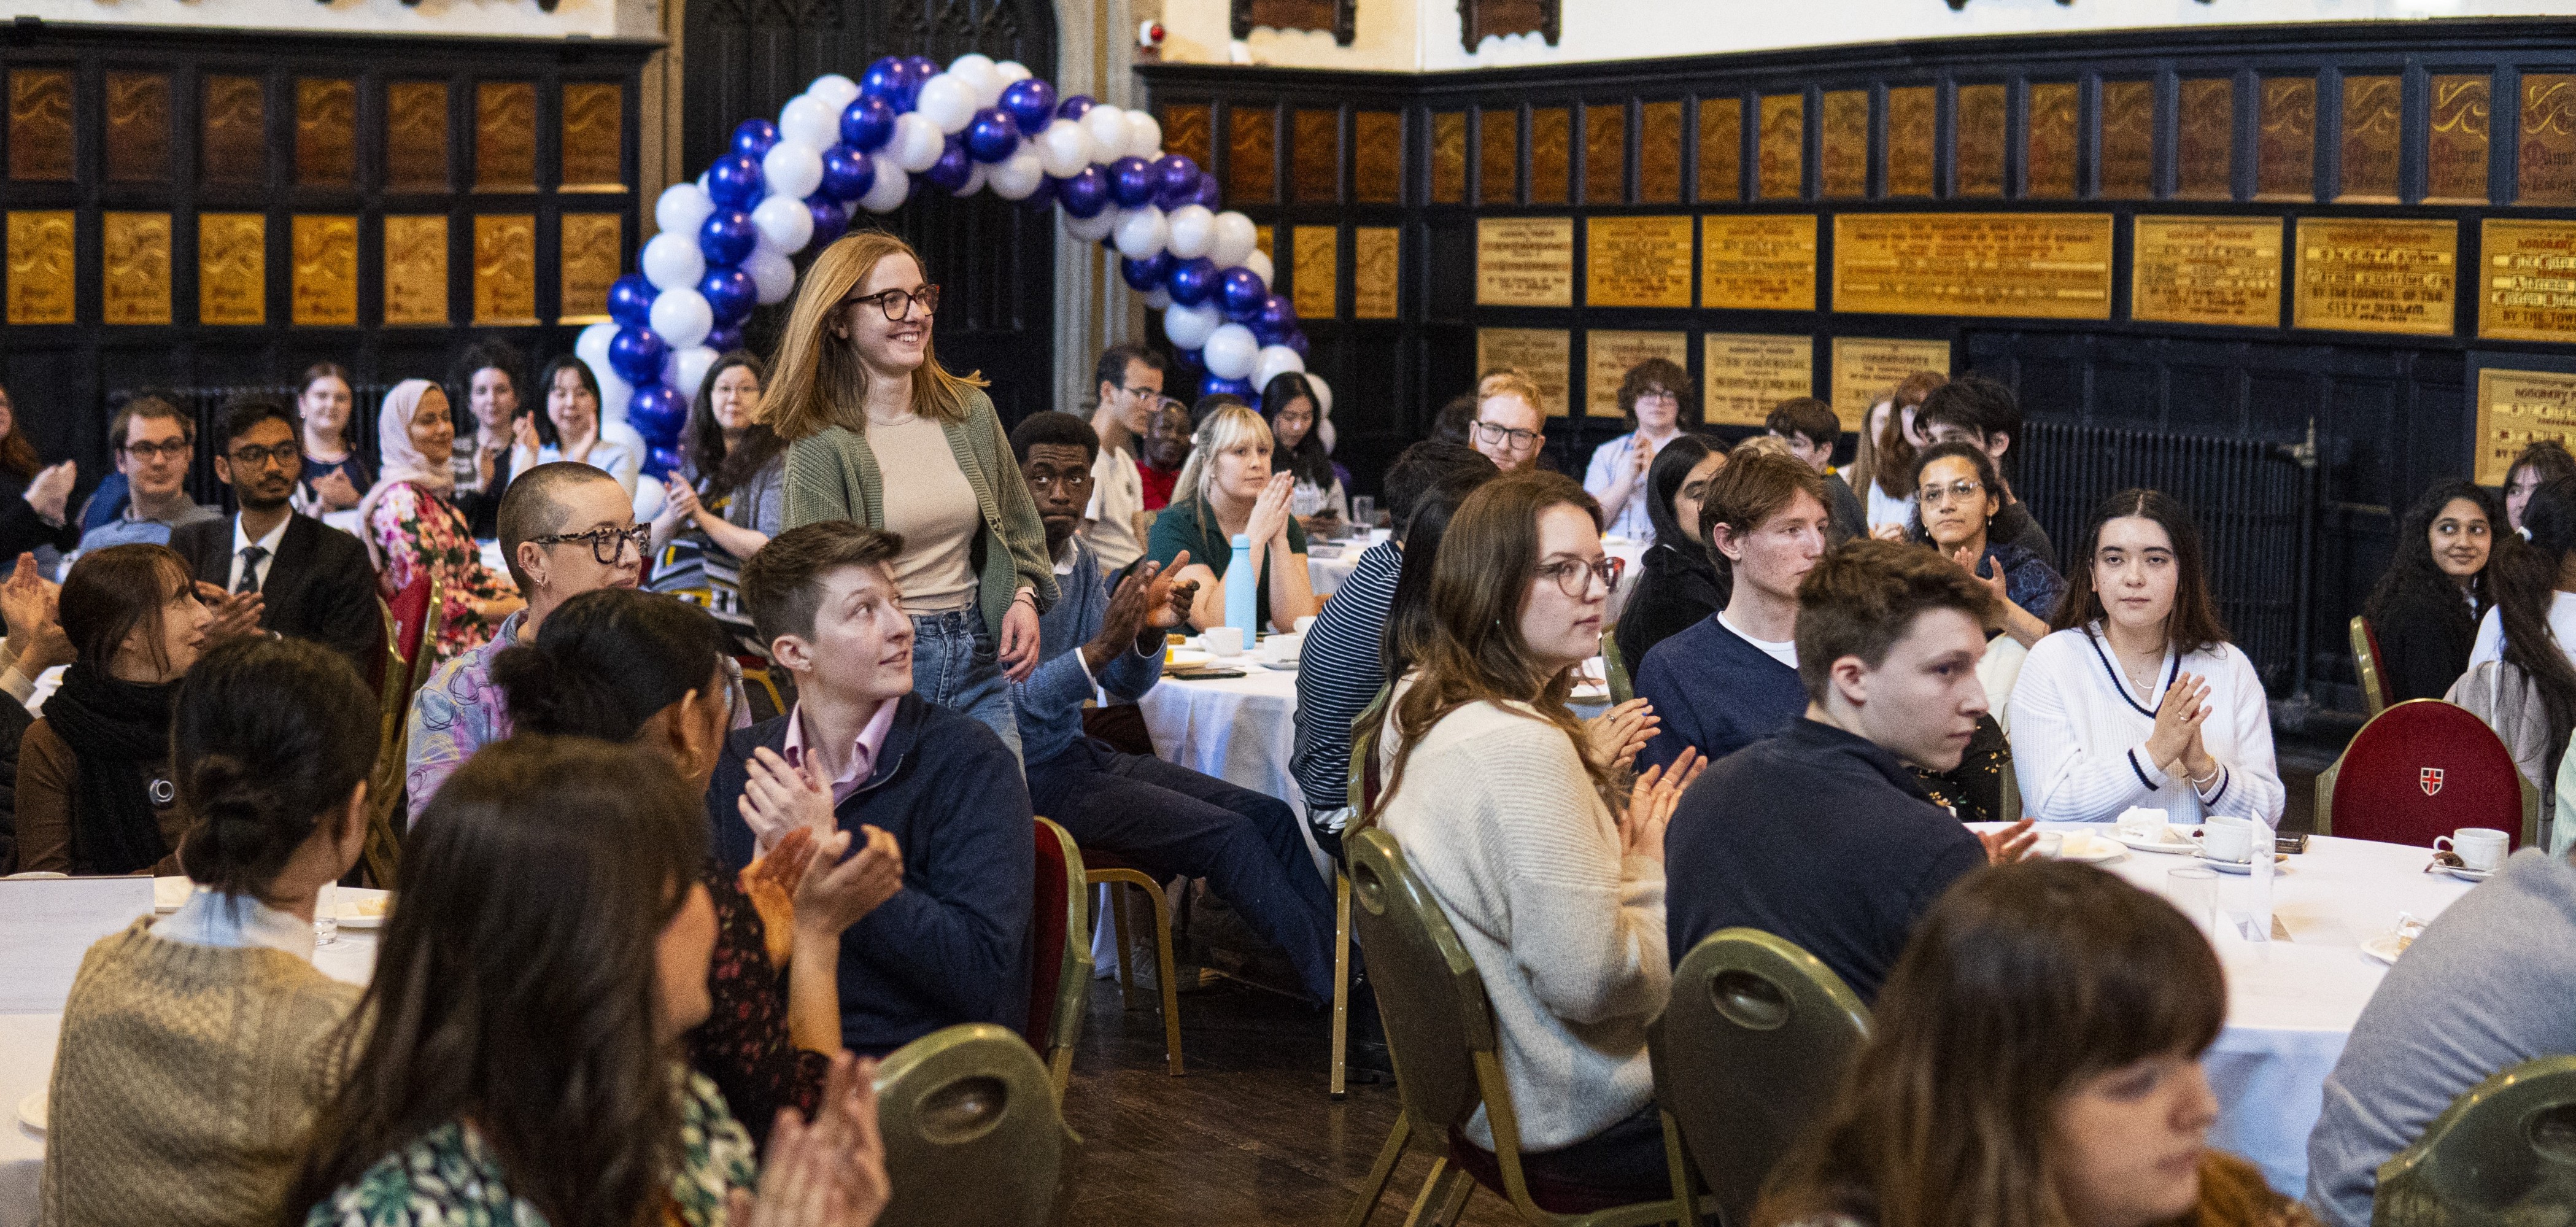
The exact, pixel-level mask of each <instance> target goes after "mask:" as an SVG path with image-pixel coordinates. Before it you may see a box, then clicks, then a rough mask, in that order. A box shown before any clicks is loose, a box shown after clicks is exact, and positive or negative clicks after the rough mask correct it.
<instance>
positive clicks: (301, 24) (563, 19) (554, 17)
mask: <svg viewBox="0 0 2576 1227" xmlns="http://www.w3.org/2000/svg"><path fill="white" fill-rule="evenodd" d="M7 7H8V9H9V11H10V13H11V14H12V15H16V14H22V13H23V14H27V15H29V16H34V17H41V18H43V19H45V20H46V21H49V22H51V21H62V22H92V23H112V24H117V25H173V26H223V27H228V28H236V29H238V28H252V29H267V30H295V31H309V32H318V33H338V34H359V33H363V34H469V35H474V34H479V35H494V36H505V37H513V38H562V37H565V36H567V35H573V34H587V35H589V36H591V37H593V38H610V37H616V36H620V35H624V36H631V37H648V38H649V37H653V36H656V35H658V34H659V33H661V18H660V16H659V10H660V4H659V3H658V0H562V2H561V3H559V4H557V5H556V6H555V11H553V12H551V13H549V12H547V11H545V10H544V9H542V8H539V7H537V5H536V0H421V2H420V3H419V4H418V5H406V4H403V3H402V2H401V0H331V2H330V3H327V4H317V3H315V2H314V0H10V3H9V4H8V5H7Z"/></svg>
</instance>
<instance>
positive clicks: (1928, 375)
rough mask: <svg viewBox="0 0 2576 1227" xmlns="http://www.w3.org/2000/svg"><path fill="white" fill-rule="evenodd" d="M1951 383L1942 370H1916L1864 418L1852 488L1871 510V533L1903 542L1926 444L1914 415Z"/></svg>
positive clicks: (1854, 457) (1882, 538)
mask: <svg viewBox="0 0 2576 1227" xmlns="http://www.w3.org/2000/svg"><path fill="white" fill-rule="evenodd" d="M1948 382H1950V380H1949V377H1948V376H1946V375H1943V374H1941V373H1940V372H1938V371H1916V372H1914V373H1913V374H1911V375H1908V376H1906V377H1905V378H1904V379H1903V380H1902V381H1901V382H1899V383H1898V384H1897V385H1896V387H1894V388H1893V389H1890V390H1889V392H1888V394H1887V399H1885V400H1882V401H1880V402H1878V403H1877V404H1875V405H1872V406H1870V410H1869V412H1868V413H1867V414H1865V415H1863V417H1862V419H1861V431H1860V450H1859V451H1857V452H1855V453H1854V454H1853V456H1852V464H1851V477H1852V484H1853V488H1854V489H1856V490H1858V491H1859V492H1860V496H1861V499H1862V500H1863V501H1864V502H1865V503H1866V504H1867V505H1868V508H1869V535H1871V536H1873V537H1877V538H1879V539H1881V540H1885V541H1902V540H1904V539H1905V530H1906V528H1907V527H1908V526H1909V525H1911V524H1912V523H1913V520H1914V458H1915V455H1916V453H1918V452H1920V451H1921V450H1922V449H1923V447H1924V445H1925V443H1926V442H1928V441H1926V440H1923V439H1922V438H1921V436H1920V433H1919V431H1918V430H1917V428H1916V426H1915V424H1914V413H1915V411H1916V410H1918V409H1920V408H1922V407H1923V402H1924V401H1926V400H1929V399H1930V398H1931V396H1932V393H1933V392H1935V391H1937V390H1939V389H1940V387H1941V385H1943V384H1945V383H1948Z"/></svg>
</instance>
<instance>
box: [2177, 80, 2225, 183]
mask: <svg viewBox="0 0 2576 1227" xmlns="http://www.w3.org/2000/svg"><path fill="white" fill-rule="evenodd" d="M2176 118H2177V120H2178V122H2177V123H2176V125H2175V128H2176V133H2175V137H2174V194H2175V195H2176V196H2180V197H2182V198H2183V199H2185V200H2226V199H2229V198H2230V197H2232V196H2234V195H2235V189H2234V186H2233V184H2234V182H2235V180H2234V174H2235V155H2236V82H2235V81H2234V80H2233V79H2230V78H2227V77H2194V78H2190V79H2188V80H2185V81H2184V82H2183V83H2182V99H2181V102H2180V103H2179V109H2178V110H2177V113H2176Z"/></svg>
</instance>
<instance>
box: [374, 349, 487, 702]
mask: <svg viewBox="0 0 2576 1227" xmlns="http://www.w3.org/2000/svg"><path fill="white" fill-rule="evenodd" d="M455 447H456V422H455V420H454V419H453V418H452V417H450V416H449V413H448V408H447V394H446V393H444V392H441V391H439V390H438V385H437V384H434V383H431V382H430V381H428V380H426V379H406V380H404V381H402V382H401V383H398V384H395V385H394V389H393V391H391V392H387V393H385V404H384V408H383V409H381V410H379V411H378V412H377V414H376V449H377V450H378V451H379V452H380V453H382V454H383V457H384V466H383V470H382V472H383V476H381V477H378V478H377V479H376V484H375V486H374V487H373V488H372V489H369V490H368V491H367V497H366V498H365V499H363V500H361V501H360V502H359V503H358V524H359V532H358V536H359V537H360V539H362V540H364V541H365V542H366V543H367V552H368V553H369V554H370V555H372V556H373V557H374V559H375V563H376V575H377V584H378V586H379V587H381V588H382V589H383V591H384V594H385V597H386V599H388V600H390V599H392V598H393V595H394V594H395V593H398V592H401V591H402V590H403V589H404V588H406V587H408V586H410V584H411V582H412V580H413V579H414V578H415V577H417V576H420V575H423V574H435V575H437V576H439V577H440V578H441V580H442V581H443V582H444V584H445V593H446V596H445V599H444V600H443V601H442V602H441V604H440V607H439V609H438V611H437V613H438V621H437V631H438V640H437V655H436V656H435V657H433V658H432V663H433V664H434V663H436V662H438V661H444V660H446V659H447V658H448V657H450V656H454V655H456V654H457V653H459V652H463V651H465V650H467V649H469V648H476V647H481V646H482V645H483V644H484V643H486V642H488V641H489V640H490V639H491V638H492V631H493V628H495V627H497V626H499V625H501V619H503V618H506V617H508V616H510V614H511V613H513V612H514V611H516V610H517V609H518V608H519V607H520V606H522V605H525V604H526V603H527V602H525V601H523V600H521V599H520V598H519V592H518V589H517V587H516V586H514V585H513V584H511V582H510V579H509V577H508V576H505V575H502V574H500V573H498V572H496V571H494V570H492V568H490V567H487V566H484V565H483V555H482V552H481V551H480V550H479V549H477V548H476V547H475V544H474V534H473V532H472V530H471V528H470V527H469V526H468V524H467V522H466V519H465V513H464V512H463V511H461V510H458V508H457V506H456V503H455V500H454V495H455V492H456V471H455V469H454V467H452V465H451V464H450V454H451V453H452V452H453V451H454V450H455Z"/></svg>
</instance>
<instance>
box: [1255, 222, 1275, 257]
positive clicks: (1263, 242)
mask: <svg viewBox="0 0 2576 1227" xmlns="http://www.w3.org/2000/svg"><path fill="white" fill-rule="evenodd" d="M1270 235H1271V230H1270V226H1269V224H1268V223H1266V222H1265V223H1263V224H1261V225H1258V226H1254V227H1253V228H1252V249H1253V250H1254V251H1257V252H1260V253H1261V254H1263V255H1265V256H1268V257H1270V258H1271V259H1272V260H1277V259H1278V258H1279V253H1278V252H1277V251H1276V250H1274V249H1273V248H1272V247H1271V244H1270Z"/></svg>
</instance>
